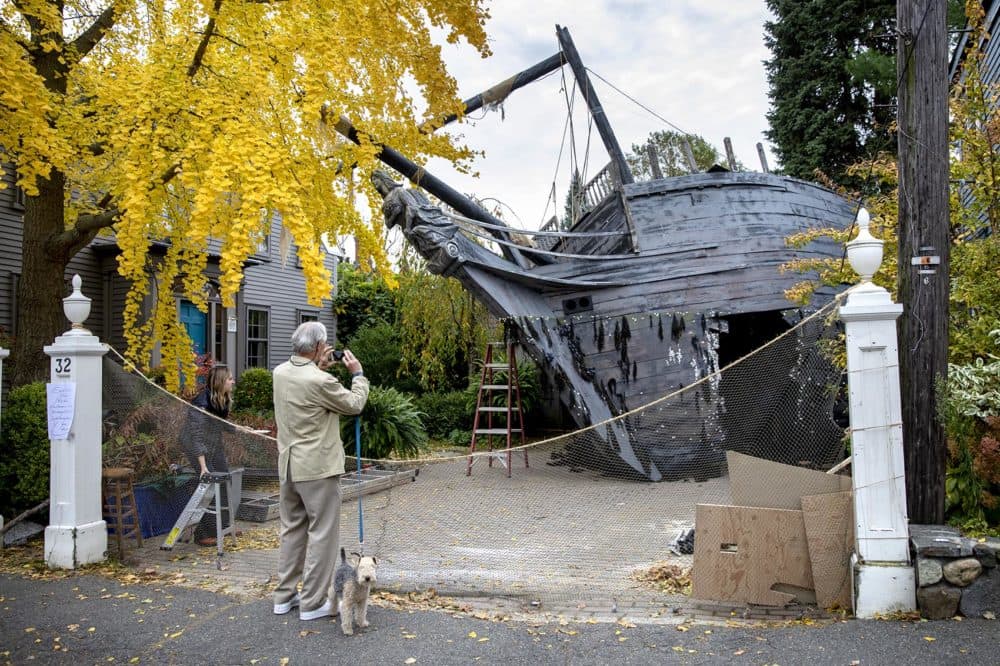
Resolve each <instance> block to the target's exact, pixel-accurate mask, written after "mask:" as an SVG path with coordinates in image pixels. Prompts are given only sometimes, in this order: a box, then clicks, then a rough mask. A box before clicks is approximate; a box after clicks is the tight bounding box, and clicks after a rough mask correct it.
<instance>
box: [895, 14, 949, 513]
mask: <svg viewBox="0 0 1000 666" xmlns="http://www.w3.org/2000/svg"><path fill="white" fill-rule="evenodd" d="M946 5H947V0H899V2H897V3H896V26H897V29H898V31H899V38H898V43H897V65H896V67H897V73H898V75H899V110H898V118H897V120H898V124H899V130H898V136H899V254H898V262H899V263H898V270H899V277H898V286H899V301H900V302H901V303H902V304H903V308H904V309H903V315H902V316H901V317H900V318H899V340H900V344H899V353H900V356H901V358H900V361H901V362H900V370H901V372H900V384H901V386H900V389H901V400H902V421H903V443H904V452H905V453H904V458H905V467H906V500H907V510H908V514H909V518H910V521H911V522H913V523H924V524H940V523H943V522H944V498H945V483H944V482H945V469H946V464H947V455H946V454H947V447H946V444H945V433H944V427H943V424H942V423H941V420H940V418H939V416H938V386H939V382H940V381H941V380H943V379H945V378H946V377H947V376H948V282H949V278H948V273H949V271H948V266H949V259H948V255H949V252H948V249H949V240H950V239H949V218H948V63H947V56H948V44H947V28H946V24H945V14H946V9H947V7H946Z"/></svg>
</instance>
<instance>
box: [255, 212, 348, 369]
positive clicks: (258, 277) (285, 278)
mask: <svg viewBox="0 0 1000 666" xmlns="http://www.w3.org/2000/svg"><path fill="white" fill-rule="evenodd" d="M280 236H281V220H280V218H279V217H277V216H275V217H274V218H272V220H271V234H270V236H269V237H268V239H267V251H266V252H262V253H258V254H257V255H256V258H257V260H258V261H260V263H259V264H258V265H255V266H249V267H247V269H246V270H245V271H244V286H243V290H242V292H241V294H240V302H239V303H238V306H239V307H238V308H237V320H238V325H239V326H240V327H241V330H240V335H239V344H238V346H237V355H238V359H239V360H238V363H237V367H239V369H240V370H242V369H244V368H245V367H247V366H246V363H247V352H248V350H247V339H248V336H247V331H246V327H247V325H248V323H249V312H250V310H253V309H261V310H263V311H266V312H267V316H268V332H267V333H268V336H267V367H268V368H269V369H274V367H275V366H277V365H278V364H279V363H283V362H284V361H287V360H288V357H289V355H291V353H292V344H291V337H292V332H293V331H294V330H295V327H296V326H298V325H299V323H301V318H302V316H303V315H308V316H315V317H316V318H317V319H318V320H319V321H321V322H322V323H323V324H324V325H326V327H327V331H328V332H329V336H330V339H331V340H333V339H335V335H336V317H335V316H334V313H333V304H332V302H331V301H330V300H324V301H323V304H322V305H321V306H319V307H316V306H312V305H308V304H307V303H306V298H305V293H306V292H305V277H304V276H303V274H302V269H301V268H300V267H299V264H298V259H297V257H296V253H295V247H294V246H292V247H291V249H290V250H289V252H288V257H287V261H286V262H285V265H284V266H282V263H281V256H280V242H281V239H280ZM324 265H325V266H326V267H327V269H328V270H329V271H330V274H331V277H332V279H333V282H334V286H336V275H337V257H336V256H334V255H332V254H327V255H326V259H325V260H324Z"/></svg>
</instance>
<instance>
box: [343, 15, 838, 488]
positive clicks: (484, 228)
mask: <svg viewBox="0 0 1000 666" xmlns="http://www.w3.org/2000/svg"><path fill="white" fill-rule="evenodd" d="M559 31H560V41H561V42H562V43H563V50H562V53H561V57H560V58H559V59H555V58H550V59H549V60H548V61H545V63H541V64H540V65H539V66H537V67H541V66H542V65H545V66H551V65H552V63H553V62H556V61H558V63H559V64H561V62H562V58H566V59H567V60H568V61H569V63H570V64H571V65H572V64H573V62H574V58H575V57H576V56H575V49H574V48H572V42H571V41H569V36H568V33H566V32H565V30H564V29H561V28H560V29H559ZM546 63H549V64H548V65H546ZM576 69H577V68H576V67H574V70H576ZM580 69H581V70H582V67H581V68H580ZM526 72H530V70H526ZM523 75H525V73H524V72H522V74H520V75H518V77H523ZM584 76H585V74H584ZM514 79H516V80H519V79H517V77H514ZM584 84H586V85H589V83H587V82H586V80H585V79H584ZM584 84H581V87H583V85H584ZM509 87H510V86H508V88H509ZM588 99H589V100H591V105H592V107H593V105H594V104H597V105H599V102H597V100H596V97H595V96H594V95H592V94H591V95H590V96H589V97H588ZM475 101H476V98H474V99H473V100H470V101H469V102H467V106H469V107H472V108H474V106H475ZM470 110H471V108H470ZM592 110H595V111H599V106H598V109H592ZM594 115H595V118H598V117H601V118H603V113H596V112H595V114H594ZM338 129H339V130H340V131H341V132H342V133H343V134H345V136H348V137H349V138H352V139H355V140H357V135H356V132H355V130H354V128H353V127H351V126H350V124H349V123H348V122H347V121H346V120H344V119H341V121H340V123H338ZM607 131H608V133H609V134H610V129H609V128H608V130H607ZM602 137H603V138H605V144H606V145H607V146H608V152H609V154H610V155H611V156H612V163H611V164H610V165H609V166H608V167H607V168H606V169H605V170H603V171H602V172H601V173H600V174H598V176H597V177H596V178H595V179H594V180H592V181H591V183H589V184H588V186H587V187H586V188H585V189H584V197H585V198H586V200H587V201H586V203H587V206H588V207H589V210H588V211H587V212H586V214H584V215H583V216H582V217H581V218H580V219H579V220H578V221H577V222H576V223H575V224H574V225H573V226H572V228H570V229H566V230H561V229H556V228H555V225H551V226H550V228H547V229H544V228H543V229H542V230H541V231H538V232H521V231H520V230H518V231H517V233H518V234H521V233H528V234H533V235H534V242H533V243H529V244H524V243H516V242H514V241H513V240H512V236H511V233H510V231H511V230H509V229H507V228H506V226H505V225H504V223H503V222H502V221H500V220H498V219H496V218H494V217H493V216H491V215H490V214H489V213H487V212H486V211H484V210H482V209H481V208H479V207H478V206H477V205H476V204H474V203H473V202H471V201H469V200H468V199H466V198H465V197H463V196H462V195H460V194H458V193H457V192H455V191H454V190H452V189H451V188H449V187H448V186H447V185H446V184H444V183H442V182H441V181H439V180H438V179H436V178H434V177H433V176H432V175H430V174H428V173H427V172H426V171H424V170H423V169H419V168H418V167H417V166H416V165H415V164H413V163H412V162H409V161H408V160H406V158H404V157H402V156H401V155H399V154H398V153H395V152H394V151H392V150H391V149H390V148H387V147H383V150H382V155H381V159H382V160H383V161H384V162H385V163H386V164H388V165H389V166H392V167H393V168H394V169H396V170H397V171H399V172H400V173H402V174H403V175H405V176H407V177H409V178H410V179H411V180H413V181H414V182H418V181H419V185H420V186H421V187H423V188H425V189H427V190H428V191H430V192H431V193H433V194H434V195H435V196H437V197H438V198H440V199H441V200H443V201H444V202H446V203H447V204H448V205H449V209H448V210H445V209H442V208H441V207H438V206H434V205H432V204H431V203H430V202H429V200H428V199H427V197H426V196H425V195H424V194H423V193H422V192H420V191H419V190H414V189H405V188H402V187H400V186H399V185H398V184H397V183H395V182H393V181H392V180H391V179H390V178H389V177H388V176H385V175H381V176H377V177H376V179H375V182H376V186H377V187H378V189H379V190H380V192H381V193H382V194H383V197H384V199H385V200H384V204H383V213H384V216H385V222H386V224H387V226H390V227H391V226H398V227H399V228H400V229H401V230H402V231H403V233H404V235H405V236H406V238H407V239H408V241H409V242H410V244H411V245H412V246H413V247H414V248H416V249H417V251H418V252H420V253H421V255H422V256H424V258H425V259H427V262H428V268H429V269H430V270H431V271H432V272H435V273H439V274H442V275H446V276H452V277H455V278H457V279H458V280H460V281H461V282H462V284H463V285H464V286H465V287H466V288H467V289H468V290H469V291H470V292H471V293H473V294H474V295H475V296H476V297H477V298H478V299H479V300H481V301H482V302H483V303H484V304H486V306H487V307H488V308H489V310H490V311H491V312H492V313H493V314H494V315H495V316H497V317H500V318H503V319H504V320H505V321H507V322H510V323H512V324H514V326H513V328H514V330H515V332H516V335H517V338H518V341H519V343H520V345H521V346H522V347H523V348H524V349H525V350H527V351H528V353H529V354H530V355H531V356H532V358H533V359H534V360H535V361H536V362H537V363H538V364H539V366H540V368H541V369H542V371H543V372H544V373H545V375H546V376H547V378H548V380H549V382H550V383H551V385H552V386H553V387H554V388H555V390H556V391H557V392H558V394H559V399H560V401H561V403H562V405H563V406H564V407H565V411H566V413H567V414H568V415H569V416H570V417H571V418H572V420H573V421H574V422H575V423H576V424H577V425H578V426H580V427H586V426H590V425H593V424H598V423H602V422H604V421H607V420H608V419H611V418H612V417H615V416H619V415H622V414H626V413H627V412H630V411H631V410H635V409H636V408H639V407H642V406H644V405H647V404H649V403H650V402H652V401H653V400H656V399H658V398H661V397H662V396H664V395H666V394H668V393H671V392H673V391H677V390H678V389H680V388H683V387H685V386H689V385H691V384H693V383H695V382H699V380H702V379H703V378H705V377H710V376H712V375H713V373H715V372H716V371H717V370H718V369H719V368H720V367H721V366H722V365H725V364H726V363H728V362H730V361H733V360H735V359H736V358H739V357H740V356H742V355H743V354H745V353H747V352H749V351H751V350H752V349H754V348H756V347H757V346H759V345H760V344H763V343H764V342H767V341H768V340H770V339H772V338H773V337H774V336H775V335H777V334H778V333H780V332H781V331H783V330H787V329H788V328H789V327H790V326H791V325H793V324H794V323H795V321H796V319H797V318H798V317H800V316H801V314H802V312H801V311H799V310H797V309H796V308H795V306H794V305H793V304H792V303H790V302H789V301H788V300H787V299H786V297H785V291H786V290H787V289H789V288H790V287H792V286H793V285H794V284H795V283H796V282H798V281H800V280H802V279H803V276H802V275H800V274H796V273H793V272H787V273H784V272H782V271H781V270H780V267H781V265H782V264H784V263H786V262H789V261H791V260H793V259H796V258H807V257H840V256H841V254H842V251H843V248H842V247H841V246H840V245H838V244H835V243H833V242H829V241H825V242H824V241H815V242H813V243H811V244H810V245H808V246H806V247H804V248H791V247H789V246H788V245H787V244H786V240H785V239H786V238H787V237H789V236H791V235H792V234H796V233H799V232H803V231H806V230H807V229H811V228H816V227H823V228H846V227H847V226H848V225H849V224H850V223H851V221H852V219H853V208H852V206H851V204H850V203H849V202H848V201H846V200H845V199H843V198H842V197H840V196H838V195H837V194H835V193H833V192H831V191H830V190H828V189H825V188H823V187H821V186H819V185H816V184H812V183H808V182H804V181H801V180H796V179H793V178H788V177H783V176H778V175H774V174H770V173H753V172H736V171H729V170H725V169H713V170H712V171H711V172H705V173H692V174H689V175H685V176H679V177H671V178H659V179H655V180H651V181H648V182H643V183H635V182H632V179H631V174H630V173H628V167H627V164H626V163H625V161H624V157H623V156H622V154H621V151H620V149H618V148H617V142H616V141H615V140H614V137H613V135H610V141H609V139H608V138H607V137H604V135H603V133H602ZM463 231H464V232H469V231H471V233H472V236H473V237H475V236H476V235H486V234H487V233H488V234H489V235H490V237H491V239H492V240H493V242H494V243H496V244H497V245H496V246H498V247H499V248H500V254H497V253H495V252H493V251H490V250H489V249H487V247H485V246H484V245H483V244H482V243H479V242H475V241H474V240H472V239H470V237H469V236H468V235H466V233H463ZM831 296H832V294H827V295H826V296H825V298H826V300H827V301H828V300H829V298H830V297H831ZM822 304H824V300H823V297H822V296H821V297H820V298H819V299H818V300H817V301H815V302H814V306H820V305H822ZM720 384H721V382H720V380H719V378H718V376H714V377H712V378H710V379H708V380H706V381H703V382H701V383H700V384H699V386H698V387H697V388H696V389H695V390H692V391H689V392H687V393H685V394H683V395H680V396H678V397H677V398H676V399H674V400H672V401H671V402H670V405H669V408H666V409H659V410H655V414H654V413H653V412H652V410H645V411H643V412H642V413H641V414H639V415H635V416H629V417H626V418H623V419H619V420H616V421H613V422H612V423H610V424H607V425H603V426H600V427H599V428H596V429H595V430H594V434H593V436H590V437H587V438H586V441H588V442H591V444H589V445H588V446H589V448H590V449H591V450H590V451H588V452H587V453H588V456H590V458H591V459H592V460H596V461H599V466H601V467H603V468H606V469H607V470H608V471H609V472H614V473H627V474H629V475H633V476H636V477H638V478H646V479H650V480H653V481H659V480H665V479H677V478H688V477H693V478H707V477H709V476H714V475H717V474H719V473H720V472H721V470H722V469H723V464H724V450H725V449H727V448H737V447H736V446H735V444H734V443H733V442H731V441H727V427H726V417H725V412H726V409H725V396H724V392H725V389H724V387H722V386H720ZM668 433H671V434H668ZM830 436H831V437H832V438H833V439H834V440H835V441H839V435H837V434H835V433H833V432H831V435H830Z"/></svg>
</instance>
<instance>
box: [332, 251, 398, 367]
mask: <svg viewBox="0 0 1000 666" xmlns="http://www.w3.org/2000/svg"><path fill="white" fill-rule="evenodd" d="M333 311H334V312H335V313H336V314H337V336H338V337H340V338H341V339H343V340H350V339H351V338H353V337H354V334H355V333H357V332H358V331H359V330H361V328H363V327H364V326H368V325H374V324H377V323H379V322H387V323H390V324H391V323H393V322H395V321H396V319H397V307H396V298H395V296H394V295H393V292H392V290H391V289H389V286H388V285H387V284H386V283H385V280H384V279H382V277H381V276H379V275H377V274H374V275H373V274H371V273H367V272H365V271H362V270H361V269H359V268H355V267H354V266H352V265H350V264H348V263H345V262H341V263H340V264H339V265H338V266H337V295H336V296H335V297H334V299H333ZM359 358H360V357H359ZM362 362H363V361H362Z"/></svg>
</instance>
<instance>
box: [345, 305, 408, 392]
mask: <svg viewBox="0 0 1000 666" xmlns="http://www.w3.org/2000/svg"><path fill="white" fill-rule="evenodd" d="M345 346H346V347H347V348H348V349H350V350H351V352H352V353H353V354H354V355H355V356H357V357H358V360H359V361H361V364H362V366H363V367H364V369H365V377H367V378H368V381H370V382H371V383H372V384H377V385H379V386H386V387H392V388H395V389H397V390H399V391H413V390H415V389H416V388H418V386H419V385H418V383H417V382H416V381H415V380H412V379H410V378H409V377H399V376H398V374H399V364H400V358H401V356H402V351H401V347H400V336H399V333H398V332H397V331H396V329H395V328H393V327H392V326H390V325H389V324H387V323H385V322H383V321H379V322H374V323H369V324H366V325H365V326H362V327H361V328H360V329H358V331H357V332H356V333H355V334H354V336H353V337H351V339H350V340H348V341H347V344H346V345H345Z"/></svg>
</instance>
